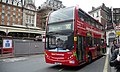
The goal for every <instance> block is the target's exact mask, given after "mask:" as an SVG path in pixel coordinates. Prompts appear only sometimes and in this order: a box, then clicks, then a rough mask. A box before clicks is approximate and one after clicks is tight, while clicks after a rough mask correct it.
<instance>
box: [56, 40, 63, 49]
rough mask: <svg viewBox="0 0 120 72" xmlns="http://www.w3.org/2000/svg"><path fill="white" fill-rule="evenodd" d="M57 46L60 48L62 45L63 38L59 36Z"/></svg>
mask: <svg viewBox="0 0 120 72" xmlns="http://www.w3.org/2000/svg"><path fill="white" fill-rule="evenodd" d="M57 47H59V48H62V47H63V40H61V39H60V38H58V39H57Z"/></svg>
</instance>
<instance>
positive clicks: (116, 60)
mask: <svg viewBox="0 0 120 72" xmlns="http://www.w3.org/2000/svg"><path fill="white" fill-rule="evenodd" d="M110 66H111V67H115V69H116V72H120V48H118V49H116V50H114V51H113V54H112V57H111V59H110Z"/></svg>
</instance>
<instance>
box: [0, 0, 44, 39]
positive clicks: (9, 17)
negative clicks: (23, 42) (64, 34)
mask: <svg viewBox="0 0 120 72" xmlns="http://www.w3.org/2000/svg"><path fill="white" fill-rule="evenodd" d="M36 13H37V12H36V7H35V0H0V36H6V35H7V36H12V37H30V38H34V37H36V36H37V35H41V34H44V31H42V30H41V28H39V27H37V26H36Z"/></svg>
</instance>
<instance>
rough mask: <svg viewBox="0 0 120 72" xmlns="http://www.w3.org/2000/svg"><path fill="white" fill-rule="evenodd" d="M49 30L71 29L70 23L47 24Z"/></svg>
mask: <svg viewBox="0 0 120 72" xmlns="http://www.w3.org/2000/svg"><path fill="white" fill-rule="evenodd" d="M48 27H49V32H51V31H57V30H68V29H72V26H71V24H59V25H56V24H54V25H49V26H48Z"/></svg>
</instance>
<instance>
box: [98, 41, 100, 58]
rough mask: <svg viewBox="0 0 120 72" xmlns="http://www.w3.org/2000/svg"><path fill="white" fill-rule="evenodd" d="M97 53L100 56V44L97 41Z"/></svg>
mask: <svg viewBox="0 0 120 72" xmlns="http://www.w3.org/2000/svg"><path fill="white" fill-rule="evenodd" d="M97 55H98V56H100V44H98V43H97Z"/></svg>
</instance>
